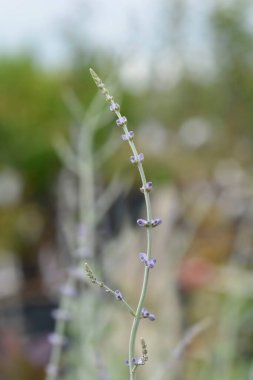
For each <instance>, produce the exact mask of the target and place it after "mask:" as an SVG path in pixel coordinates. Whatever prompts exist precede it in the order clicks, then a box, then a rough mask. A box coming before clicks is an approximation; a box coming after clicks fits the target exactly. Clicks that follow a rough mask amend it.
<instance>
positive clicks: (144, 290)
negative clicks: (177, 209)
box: [90, 69, 152, 380]
mask: <svg viewBox="0 0 253 380" xmlns="http://www.w3.org/2000/svg"><path fill="white" fill-rule="evenodd" d="M90 73H91V76H92V78H93V80H94V82H95V84H96V85H97V86H98V88H100V89H101V91H102V93H103V94H104V95H105V96H106V99H107V100H109V102H110V103H111V104H112V103H113V102H114V100H113V97H111V96H110V94H109V92H108V90H107V89H106V87H105V86H104V84H103V82H102V81H101V79H100V78H99V77H98V76H97V74H96V73H95V72H94V71H93V70H92V69H90ZM115 114H116V115H117V117H118V118H120V117H121V116H122V115H121V113H120V112H119V111H118V110H116V111H115ZM123 130H124V133H125V134H126V135H127V136H128V132H129V131H128V128H127V125H126V124H124V125H123ZM128 143H129V145H130V148H131V150H132V152H133V154H134V156H135V157H136V158H138V151H137V149H136V146H135V144H134V142H133V141H132V140H130V139H128ZM137 162H138V170H139V173H140V177H141V182H142V186H143V189H146V185H147V180H146V176H145V173H144V169H143V166H142V163H141V162H140V161H137ZM144 197H145V203H146V212H147V220H151V219H152V211H151V204H150V197H149V193H148V192H147V191H146V190H144ZM151 229H152V227H151V226H148V227H147V257H148V260H150V259H151V243H152V232H151ZM148 278H149V268H148V267H145V271H144V278H143V283H142V289H141V295H140V298H139V302H138V306H137V309H136V312H135V317H134V320H133V324H132V328H131V333H130V339H129V375H130V380H134V379H135V370H136V366H135V365H134V364H133V362H132V358H133V357H134V352H135V342H136V336H137V331H138V327H139V323H140V318H141V310H142V308H143V305H144V301H145V297H146V293H147V288H148Z"/></svg>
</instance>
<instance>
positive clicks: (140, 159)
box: [138, 153, 144, 162]
mask: <svg viewBox="0 0 253 380" xmlns="http://www.w3.org/2000/svg"><path fill="white" fill-rule="evenodd" d="M143 160H144V154H143V153H140V154H139V156H138V161H139V162H142V161H143Z"/></svg>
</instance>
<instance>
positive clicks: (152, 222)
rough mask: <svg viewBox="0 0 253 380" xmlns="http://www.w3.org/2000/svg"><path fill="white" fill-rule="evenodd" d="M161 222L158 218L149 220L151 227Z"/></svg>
mask: <svg viewBox="0 0 253 380" xmlns="http://www.w3.org/2000/svg"><path fill="white" fill-rule="evenodd" d="M161 223H162V219H160V218H156V219H152V221H151V224H152V227H156V226H159V224H161Z"/></svg>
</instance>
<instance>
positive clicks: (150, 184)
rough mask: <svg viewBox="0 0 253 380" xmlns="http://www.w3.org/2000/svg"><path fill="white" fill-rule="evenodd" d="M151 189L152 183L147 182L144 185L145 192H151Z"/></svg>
mask: <svg viewBox="0 0 253 380" xmlns="http://www.w3.org/2000/svg"><path fill="white" fill-rule="evenodd" d="M152 187H153V183H152V181H148V182H147V185H146V190H147V191H151V190H152Z"/></svg>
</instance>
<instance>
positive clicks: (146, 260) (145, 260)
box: [139, 252, 148, 265]
mask: <svg viewBox="0 0 253 380" xmlns="http://www.w3.org/2000/svg"><path fill="white" fill-rule="evenodd" d="M139 258H140V260H141V262H142V263H144V264H145V265H147V264H148V257H147V255H146V253H144V252H140V253H139Z"/></svg>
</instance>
